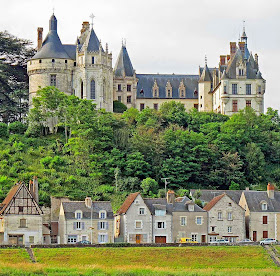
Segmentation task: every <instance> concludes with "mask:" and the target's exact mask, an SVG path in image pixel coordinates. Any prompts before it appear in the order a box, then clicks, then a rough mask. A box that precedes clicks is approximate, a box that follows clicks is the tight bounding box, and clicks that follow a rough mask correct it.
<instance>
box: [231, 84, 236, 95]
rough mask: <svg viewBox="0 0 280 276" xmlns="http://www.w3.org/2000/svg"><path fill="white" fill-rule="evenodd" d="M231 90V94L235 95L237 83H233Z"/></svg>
mask: <svg viewBox="0 0 280 276" xmlns="http://www.w3.org/2000/svg"><path fill="white" fill-rule="evenodd" d="M231 88H232V94H234V95H236V94H237V83H233V84H232V86H231Z"/></svg>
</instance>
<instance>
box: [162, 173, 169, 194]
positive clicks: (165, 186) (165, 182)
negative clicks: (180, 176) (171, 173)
mask: <svg viewBox="0 0 280 276" xmlns="http://www.w3.org/2000/svg"><path fill="white" fill-rule="evenodd" d="M168 179H169V177H164V178H162V179H161V180H163V181H164V189H165V195H166V193H167V190H166V188H167V184H169V183H170V182H168V181H167V180H168Z"/></svg>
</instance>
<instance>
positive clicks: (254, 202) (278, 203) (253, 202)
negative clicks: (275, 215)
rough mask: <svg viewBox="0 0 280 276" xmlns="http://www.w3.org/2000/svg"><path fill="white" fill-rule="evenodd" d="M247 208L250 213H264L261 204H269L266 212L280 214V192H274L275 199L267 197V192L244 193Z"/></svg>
mask: <svg viewBox="0 0 280 276" xmlns="http://www.w3.org/2000/svg"><path fill="white" fill-rule="evenodd" d="M244 196H245V198H246V201H247V206H248V209H249V210H250V212H263V210H262V206H261V203H262V201H265V202H266V203H267V211H266V212H280V192H277V191H275V192H274V199H271V198H269V197H268V195H267V191H244Z"/></svg>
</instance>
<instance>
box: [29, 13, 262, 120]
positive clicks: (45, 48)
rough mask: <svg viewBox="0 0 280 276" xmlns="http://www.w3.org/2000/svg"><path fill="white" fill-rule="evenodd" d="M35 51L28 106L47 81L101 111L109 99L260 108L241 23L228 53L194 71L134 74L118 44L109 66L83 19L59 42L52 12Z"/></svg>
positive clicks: (254, 63)
mask: <svg viewBox="0 0 280 276" xmlns="http://www.w3.org/2000/svg"><path fill="white" fill-rule="evenodd" d="M37 50H38V51H37V53H36V54H35V56H34V57H33V58H31V60H29V61H28V64H27V70H28V75H29V93H30V97H29V102H30V106H31V104H32V97H34V96H36V92H37V90H38V89H39V87H45V86H49V85H50V86H56V87H57V88H58V89H59V90H61V91H63V92H65V93H66V94H68V95H71V94H74V95H76V96H78V97H79V98H82V99H89V100H93V101H94V102H95V103H96V105H97V108H105V109H106V110H107V111H113V101H114V100H117V101H120V102H122V103H124V104H125V105H126V106H127V107H128V108H130V107H135V108H137V109H139V110H142V109H144V108H146V107H149V108H154V109H159V107H160V105H161V104H162V103H164V102H168V101H171V100H173V101H177V102H181V103H183V104H184V106H185V108H186V110H187V111H188V110H190V109H192V108H197V109H198V110H199V111H214V112H217V113H222V114H226V115H232V114H234V113H235V112H238V110H240V109H244V108H245V107H246V106H251V107H252V108H253V109H254V110H255V111H256V112H257V113H258V114H259V113H262V112H263V111H264V93H265V80H264V79H263V78H262V74H261V72H260V70H259V64H258V55H257V54H255V56H253V55H252V53H250V52H249V50H248V47H247V35H246V33H245V28H244V30H243V34H242V36H241V38H240V41H239V42H238V43H236V42H230V53H229V54H228V55H221V56H220V62H219V64H218V66H217V67H215V68H209V67H208V66H207V62H205V66H204V67H203V68H201V67H199V70H198V75H175V74H136V71H135V70H134V67H133V66H132V62H131V60H130V57H129V55H128V52H127V49H126V45H124V44H123V45H122V47H121V51H120V53H119V56H118V59H117V62H116V64H115V67H114V69H113V67H112V53H109V51H108V45H107V44H106V47H105V50H104V49H103V47H102V44H101V41H100V40H99V39H98V38H97V36H96V34H95V31H94V30H93V27H92V26H90V24H89V22H83V24H82V29H81V34H80V36H79V37H78V38H77V41H76V43H75V44H73V45H72V44H71V45H68V44H62V43H61V41H60V38H59V36H58V33H57V19H56V17H55V16H54V15H52V16H51V18H50V21H49V32H48V34H47V37H46V38H45V40H44V41H43V28H38V48H37Z"/></svg>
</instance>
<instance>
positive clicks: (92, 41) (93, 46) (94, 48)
mask: <svg viewBox="0 0 280 276" xmlns="http://www.w3.org/2000/svg"><path fill="white" fill-rule="evenodd" d="M99 46H100V41H99V39H98V37H97V35H96V34H95V31H94V30H93V28H91V30H90V32H89V34H88V36H87V38H86V40H85V43H84V45H83V48H85V49H86V50H87V51H88V52H99ZM101 50H102V52H104V50H103V48H102V47H101Z"/></svg>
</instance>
